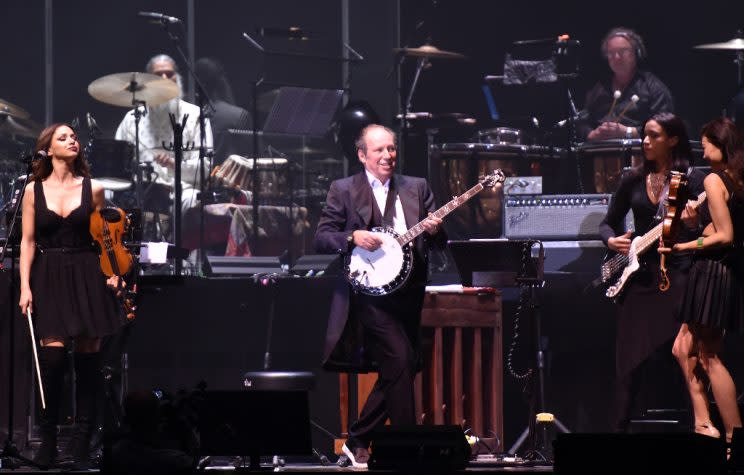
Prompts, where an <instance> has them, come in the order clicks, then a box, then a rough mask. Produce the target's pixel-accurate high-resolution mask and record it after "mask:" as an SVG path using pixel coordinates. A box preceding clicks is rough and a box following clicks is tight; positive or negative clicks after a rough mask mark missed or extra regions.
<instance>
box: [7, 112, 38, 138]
mask: <svg viewBox="0 0 744 475" xmlns="http://www.w3.org/2000/svg"><path fill="white" fill-rule="evenodd" d="M40 133H41V126H40V125H39V124H37V123H36V122H34V121H33V120H31V119H21V118H20V117H13V116H11V115H6V116H3V115H2V114H0V136H16V137H30V138H35V137H37V136H38V135H39V134H40Z"/></svg>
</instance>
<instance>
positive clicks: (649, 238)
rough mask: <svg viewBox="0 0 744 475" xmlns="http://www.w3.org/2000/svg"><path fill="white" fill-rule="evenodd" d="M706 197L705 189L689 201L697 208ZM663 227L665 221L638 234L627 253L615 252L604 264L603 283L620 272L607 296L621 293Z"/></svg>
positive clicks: (613, 296)
mask: <svg viewBox="0 0 744 475" xmlns="http://www.w3.org/2000/svg"><path fill="white" fill-rule="evenodd" d="M705 199H706V194H705V192H704V191H703V192H702V193H700V194H699V195H698V198H697V200H696V201H692V200H690V202H689V203H690V205H691V206H692V208H693V209H697V208H698V207H699V206H700V205H701V204H703V202H704V201H705ZM663 229H664V223H663V222H661V223H659V224H657V225H656V226H654V227H653V228H652V229H651V230H650V231H648V232H647V233H646V234H643V235H642V236H637V237H635V238H634V239H633V241H631V243H630V250H629V251H628V254H627V255H625V254H615V255H614V256H612V257H611V258H610V259H608V260H607V261H605V263H604V264H602V270H601V278H602V282H603V283H607V282H609V281H611V280H612V279H613V278H614V277H615V276H616V275H617V274H618V273H619V274H620V276H619V277H618V279H617V281H616V282H615V283H614V284H613V285H611V286H610V287H608V288H607V291H606V292H605V295H606V296H607V297H609V298H615V297H617V296H618V295H620V293H621V292H622V291H623V289H624V288H625V284H626V283H627V282H628V279H629V278H630V276H632V275H633V274H634V273H635V271H637V270H638V269H639V268H640V266H641V264H640V261H639V258H640V256H641V255H643V254H644V253H645V252H646V251H648V250H649V248H650V247H651V246H652V245H653V244H654V243H657V242H659V238H660V237H661V234H662V231H663Z"/></svg>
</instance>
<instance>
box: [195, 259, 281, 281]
mask: <svg viewBox="0 0 744 475" xmlns="http://www.w3.org/2000/svg"><path fill="white" fill-rule="evenodd" d="M206 272H207V275H208V276H212V277H216V276H230V275H254V274H283V273H285V271H284V270H283V269H282V264H281V262H280V261H279V257H275V256H270V257H263V256H262V257H234V256H207V269H206Z"/></svg>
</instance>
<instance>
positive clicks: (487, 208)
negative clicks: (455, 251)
mask: <svg viewBox="0 0 744 475" xmlns="http://www.w3.org/2000/svg"><path fill="white" fill-rule="evenodd" d="M564 157H565V151H564V150H562V149H557V148H553V147H545V146H540V145H519V144H490V143H444V144H435V145H432V146H431V148H430V164H429V172H430V182H431V186H432V191H433V192H434V195H435V198H436V201H437V203H439V204H443V203H446V202H447V201H449V200H451V199H452V197H453V196H458V195H460V194H462V193H464V192H465V191H466V190H467V189H469V188H470V187H471V186H473V185H474V184H475V183H476V182H477V181H478V179H479V177H482V176H484V175H487V174H488V173H491V172H492V171H493V170H495V169H497V168H498V169H501V170H502V171H503V172H504V174H505V175H506V176H507V177H512V176H543V175H545V177H546V179H547V180H548V181H549V180H550V179H551V177H555V176H557V175H558V164H559V163H560V160H561V159H562V158H564ZM502 221H503V188H502V187H498V188H497V189H496V190H494V189H492V188H487V189H485V190H483V191H481V192H480V193H478V195H476V196H475V197H473V198H472V199H471V200H469V201H468V202H467V203H466V204H464V205H463V206H460V207H459V208H458V209H456V210H455V211H453V212H452V214H451V215H450V216H448V217H447V219H445V221H444V226H445V228H446V230H447V233H448V236H449V237H450V238H451V239H472V238H493V237H499V236H501V235H502V234H503V223H502Z"/></svg>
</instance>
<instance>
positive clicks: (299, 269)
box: [290, 254, 341, 277]
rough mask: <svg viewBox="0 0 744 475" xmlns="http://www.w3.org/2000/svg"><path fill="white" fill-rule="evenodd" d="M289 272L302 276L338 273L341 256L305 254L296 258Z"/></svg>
mask: <svg viewBox="0 0 744 475" xmlns="http://www.w3.org/2000/svg"><path fill="white" fill-rule="evenodd" d="M290 272H291V273H292V274H295V275H299V276H303V277H320V276H323V275H325V276H329V275H338V274H339V273H340V272H341V256H339V255H338V254H307V255H304V256H301V257H300V258H299V259H297V262H295V265H294V266H292V268H291V269H290Z"/></svg>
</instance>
